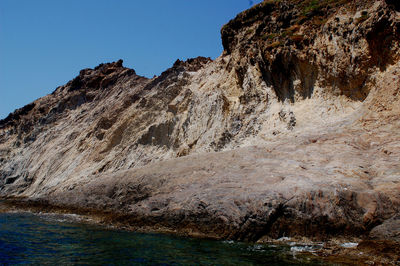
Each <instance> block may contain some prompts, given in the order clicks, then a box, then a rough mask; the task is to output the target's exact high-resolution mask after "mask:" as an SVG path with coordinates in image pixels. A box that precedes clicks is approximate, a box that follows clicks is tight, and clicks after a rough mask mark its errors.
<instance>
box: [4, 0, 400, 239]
mask: <svg viewBox="0 0 400 266" xmlns="http://www.w3.org/2000/svg"><path fill="white" fill-rule="evenodd" d="M221 35H222V43H223V46H224V52H223V54H222V55H221V56H220V57H218V58H217V59H215V60H214V61H213V60H211V59H209V58H203V57H199V58H195V59H190V60H187V61H185V62H182V61H180V60H177V61H176V62H175V64H174V65H173V66H172V67H171V68H170V69H168V70H166V71H165V72H164V73H162V74H161V75H160V76H158V77H154V78H152V79H147V78H145V77H140V76H138V75H136V73H135V71H134V70H132V69H127V68H125V67H123V66H122V61H121V60H120V61H118V62H114V63H108V64H101V65H99V66H98V67H96V68H94V69H84V70H82V71H81V72H80V73H79V75H78V76H77V77H76V78H75V79H73V80H72V81H70V82H68V83H67V84H66V85H64V86H61V87H59V88H57V89H56V90H55V91H54V92H53V93H52V94H50V95H47V96H45V97H43V98H40V99H38V100H36V101H34V102H33V103H31V104H29V105H27V106H25V107H23V108H21V109H18V110H16V111H15V112H14V113H12V114H10V115H9V116H8V117H7V118H6V119H4V120H2V121H0V194H1V195H2V196H3V197H8V198H10V197H12V198H16V199H25V200H29V201H31V202H42V203H43V202H45V203H46V204H49V205H53V206H60V207H63V208H79V209H85V210H98V211H104V212H110V213H113V214H115V217H116V218H115V220H118V221H119V222H122V223H126V224H130V225H133V226H148V227H150V228H161V227H162V228H167V229H170V230H176V231H179V232H187V233H189V234H192V235H196V234H200V235H205V236H211V237H217V238H228V239H241V240H259V239H262V238H265V237H273V238H278V237H281V236H309V237H313V238H318V239H323V238H327V237H332V236H345V237H346V236H348V237H350V236H359V237H369V238H371V239H372V238H373V239H387V240H388V239H390V240H393V241H398V240H399V236H400V225H399V219H400V216H399V211H400V164H399V158H400V119H399V117H400V8H399V5H398V3H397V1H389V0H386V1H383V0H379V1H372V0H369V1H368V0H365V1H361V0H357V1H347V0H341V1H328V0H323V1H310V0H305V1H300V0H297V1H289V0H281V1H271V0H267V1H264V2H263V3H261V4H259V5H256V6H254V7H253V8H251V9H249V10H247V11H244V12H243V13H241V14H239V15H238V16H237V17H236V18H235V19H233V20H231V21H230V22H229V23H228V24H226V25H225V26H224V27H223V28H222V30H221Z"/></svg>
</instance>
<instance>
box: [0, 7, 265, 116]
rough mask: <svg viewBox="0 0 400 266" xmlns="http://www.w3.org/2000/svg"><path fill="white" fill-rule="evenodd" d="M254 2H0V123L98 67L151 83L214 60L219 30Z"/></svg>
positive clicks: (219, 48)
mask: <svg viewBox="0 0 400 266" xmlns="http://www.w3.org/2000/svg"><path fill="white" fill-rule="evenodd" d="M259 2H261V1H260V0H253V1H249V0H143V1H138V0H0V119H1V118H5V117H6V116H7V115H8V113H10V112H12V111H14V109H16V108H20V107H22V106H24V105H25V104H28V103H30V102H32V101H34V100H35V99H37V98H39V97H42V96H44V95H46V94H48V93H51V92H52V91H53V90H54V89H55V88H56V87H57V86H59V85H63V84H65V83H66V82H67V81H69V80H71V79H72V78H74V77H75V76H76V75H77V74H78V73H79V70H81V69H83V68H88V67H90V68H93V67H95V66H97V65H98V64H100V63H104V62H111V61H115V60H118V59H120V58H121V59H123V60H124V65H125V66H127V67H130V68H133V69H135V70H136V72H137V73H138V74H139V75H144V76H147V77H152V76H153V75H159V74H160V73H161V72H162V71H164V70H165V69H167V68H168V67H170V66H171V65H172V64H173V63H174V61H175V60H176V59H178V58H179V59H182V60H184V59H187V58H191V57H196V56H207V57H211V58H215V57H217V56H219V55H220V54H221V52H222V45H221V39H220V28H221V27H222V26H223V25H224V24H225V23H226V22H228V21H229V20H230V19H232V18H234V17H235V16H236V15H237V14H238V13H239V12H241V11H243V10H245V9H247V8H249V7H250V5H252V4H256V3H259Z"/></svg>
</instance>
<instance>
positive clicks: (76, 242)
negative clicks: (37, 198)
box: [0, 213, 326, 265]
mask: <svg viewBox="0 0 400 266" xmlns="http://www.w3.org/2000/svg"><path fill="white" fill-rule="evenodd" d="M75 218H76V217H75V216H74V215H51V214H39V215H38V214H32V213H0V264H1V265H4V264H40V265H43V264H45V265H46V264H47V265H79V264H84V265H92V264H96V265H305V264H307V265H326V263H323V262H321V261H319V260H318V258H317V257H316V256H312V255H303V254H301V253H299V252H297V251H293V246H290V245H288V246H284V245H282V246H279V245H261V244H249V243H240V242H233V241H213V240H204V239H193V238H185V237H177V236H172V235H166V234H148V233H136V232H129V231H122V230H112V229H108V228H105V227H101V226H96V225H90V224H82V223H79V222H77V219H75Z"/></svg>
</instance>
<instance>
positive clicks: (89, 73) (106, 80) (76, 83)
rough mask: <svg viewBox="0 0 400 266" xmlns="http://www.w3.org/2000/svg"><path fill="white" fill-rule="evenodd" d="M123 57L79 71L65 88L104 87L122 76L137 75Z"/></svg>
mask: <svg viewBox="0 0 400 266" xmlns="http://www.w3.org/2000/svg"><path fill="white" fill-rule="evenodd" d="M122 63H123V61H122V59H120V60H118V61H116V62H112V63H105V64H100V65H98V66H97V67H95V68H94V69H91V68H86V69H82V70H81V71H80V72H79V75H78V76H77V77H76V78H74V79H73V80H71V81H70V82H68V83H67V84H66V86H65V87H64V88H63V89H67V90H68V91H75V90H80V89H101V88H102V89H104V88H107V87H108V86H110V85H112V84H114V83H115V82H116V81H117V79H118V78H120V77H122V76H131V75H136V72H135V70H133V69H130V68H125V67H123V65H122Z"/></svg>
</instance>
